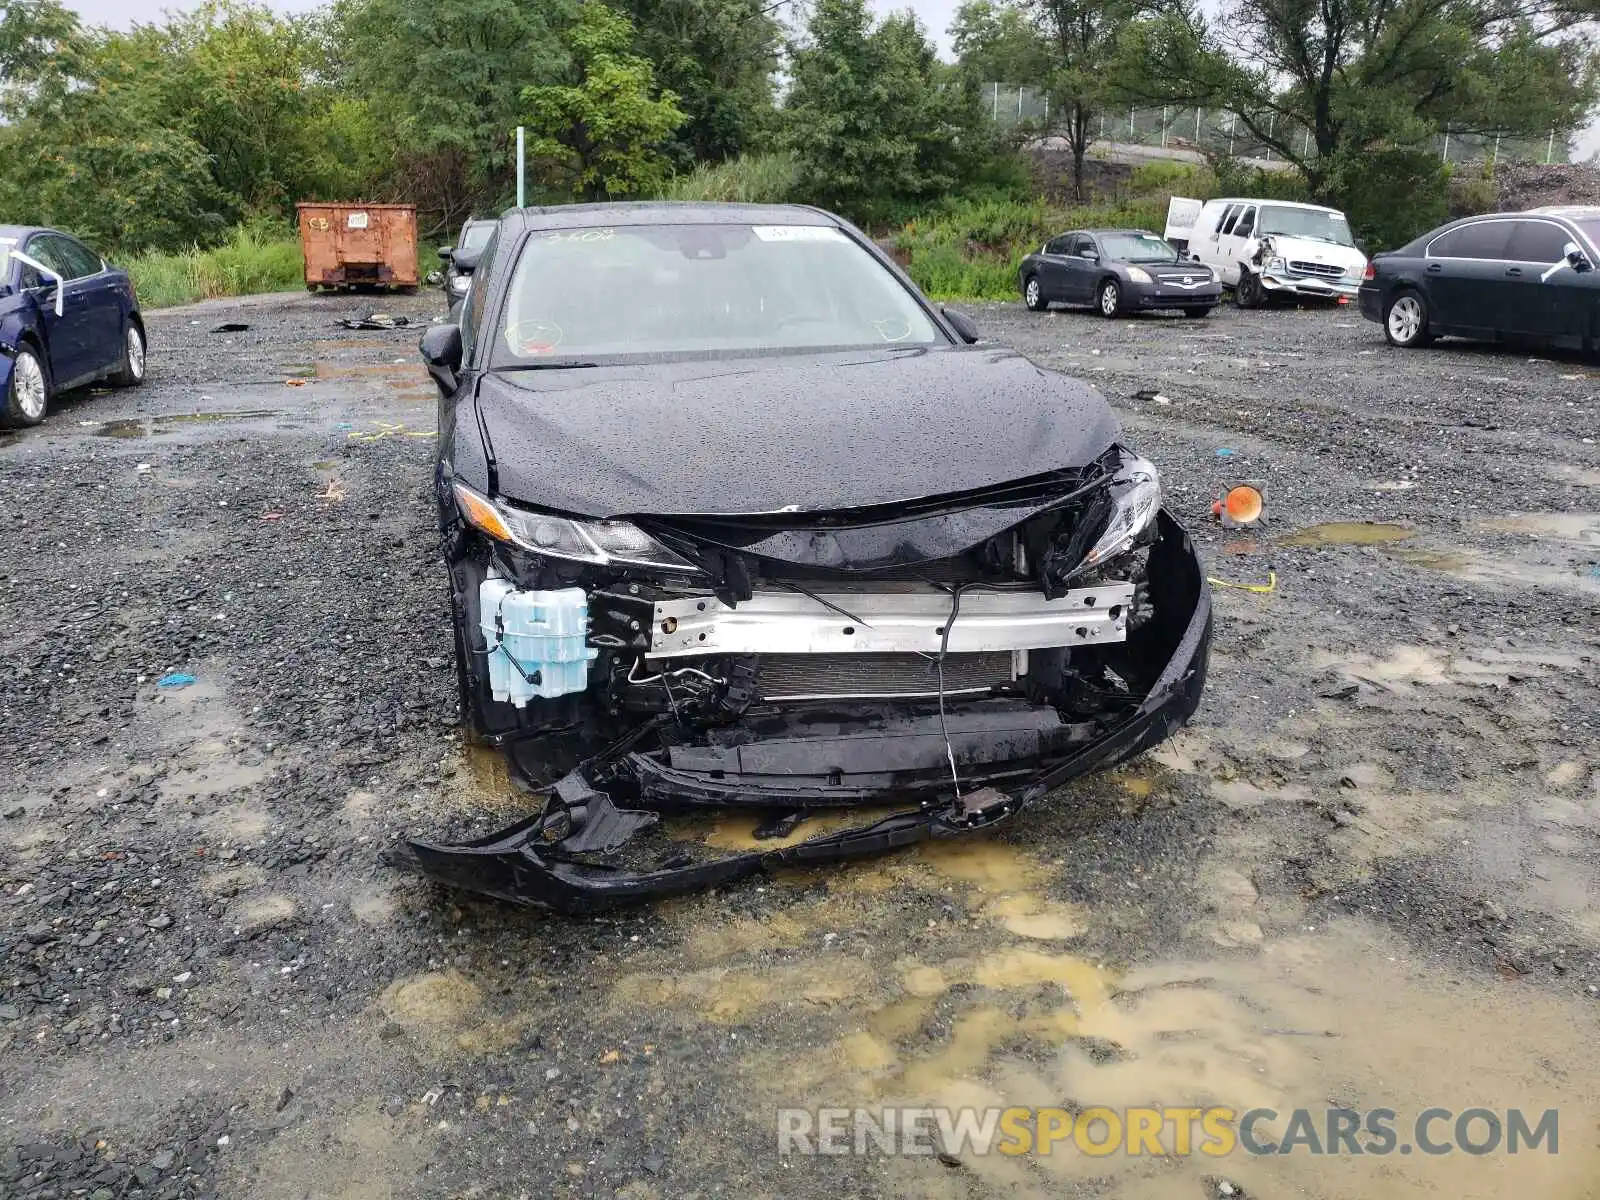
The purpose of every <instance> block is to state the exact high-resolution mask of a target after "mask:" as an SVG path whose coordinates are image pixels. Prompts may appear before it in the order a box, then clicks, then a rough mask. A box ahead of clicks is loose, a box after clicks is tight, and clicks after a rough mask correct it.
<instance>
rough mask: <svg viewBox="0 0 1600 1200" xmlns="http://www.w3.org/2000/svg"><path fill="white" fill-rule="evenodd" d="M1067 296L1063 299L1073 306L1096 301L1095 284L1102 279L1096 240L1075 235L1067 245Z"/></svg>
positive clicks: (1082, 235) (1084, 234)
mask: <svg viewBox="0 0 1600 1200" xmlns="http://www.w3.org/2000/svg"><path fill="white" fill-rule="evenodd" d="M1066 263H1067V294H1066V295H1065V296H1063V297H1062V299H1064V300H1066V301H1068V302H1069V303H1072V304H1088V303H1090V302H1091V301H1092V300H1093V299H1094V283H1095V280H1096V279H1098V278H1099V277H1100V251H1099V249H1098V248H1097V247H1096V246H1095V243H1094V238H1092V237H1090V236H1089V235H1088V234H1087V233H1075V234H1073V235H1072V240H1071V241H1070V242H1069V243H1068V245H1067V258H1066Z"/></svg>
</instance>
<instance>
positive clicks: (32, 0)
mask: <svg viewBox="0 0 1600 1200" xmlns="http://www.w3.org/2000/svg"><path fill="white" fill-rule="evenodd" d="M85 48H86V42H85V39H84V36H83V30H82V28H81V27H80V26H79V24H78V18H77V16H76V15H75V14H74V13H73V12H72V11H71V10H70V9H68V8H66V7H65V6H63V5H62V4H61V3H60V2H59V0H7V2H6V3H5V4H3V5H0V118H4V119H6V120H8V121H15V120H18V119H20V118H22V117H24V116H26V115H27V114H28V113H30V112H33V111H37V110H42V109H47V108H51V107H54V106H57V105H59V104H60V103H61V101H62V98H63V97H64V95H65V94H66V92H67V91H68V89H69V88H70V87H71V86H72V82H73V81H74V80H75V79H78V78H81V76H82V71H83V62H82V59H83V52H84V50H85Z"/></svg>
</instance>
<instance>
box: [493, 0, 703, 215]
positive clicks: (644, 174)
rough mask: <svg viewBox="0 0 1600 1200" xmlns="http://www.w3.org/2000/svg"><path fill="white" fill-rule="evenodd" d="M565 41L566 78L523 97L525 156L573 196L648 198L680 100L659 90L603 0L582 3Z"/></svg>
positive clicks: (663, 172) (622, 20)
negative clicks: (526, 136) (569, 59)
mask: <svg viewBox="0 0 1600 1200" xmlns="http://www.w3.org/2000/svg"><path fill="white" fill-rule="evenodd" d="M564 40H565V41H566V43H567V46H568V49H569V52H570V53H571V56H572V72H571V77H570V79H569V81H568V82H565V83H560V84H546V85H542V86H538V87H530V88H527V89H525V90H524V91H523V93H522V102H523V107H524V110H525V111H526V113H527V119H526V123H527V125H528V131H529V133H530V134H531V135H532V139H531V141H530V143H529V145H528V152H529V153H530V154H531V155H532V156H534V157H535V158H536V159H539V160H542V165H543V167H544V169H545V170H546V171H547V172H549V174H550V176H551V177H552V178H553V179H554V180H556V181H558V182H562V183H565V184H566V185H567V186H568V187H569V188H570V190H571V192H572V193H573V194H574V195H577V196H581V197H584V198H587V199H597V198H600V197H606V196H632V195H640V194H646V195H648V194H652V193H653V192H655V191H656V190H657V189H659V188H660V186H661V184H662V182H663V181H664V180H665V179H666V177H667V174H668V170H669V165H670V164H669V162H668V160H667V157H666V155H665V154H664V153H663V152H662V146H663V144H664V143H665V142H666V140H667V139H668V138H669V137H670V136H671V135H672V132H673V131H674V130H675V129H677V128H678V127H679V126H680V125H682V124H683V122H684V120H685V115H684V112H683V110H682V109H680V108H679V107H678V97H677V95H676V94H675V93H673V92H670V91H662V92H659V93H657V90H656V86H655V74H654V71H653V69H652V67H651V65H650V60H649V59H646V58H641V57H639V56H638V55H636V54H633V53H630V47H631V45H632V43H633V25H632V23H631V22H630V21H629V20H628V18H626V17H624V16H622V15H621V14H620V13H617V12H614V11H612V10H611V9H609V8H607V7H606V6H605V5H604V4H602V3H601V2H600V0H584V3H583V5H582V6H581V7H580V8H579V9H578V19H577V20H576V21H575V22H574V23H573V25H572V26H571V27H570V28H569V29H568V30H567V32H566V35H565V39H564Z"/></svg>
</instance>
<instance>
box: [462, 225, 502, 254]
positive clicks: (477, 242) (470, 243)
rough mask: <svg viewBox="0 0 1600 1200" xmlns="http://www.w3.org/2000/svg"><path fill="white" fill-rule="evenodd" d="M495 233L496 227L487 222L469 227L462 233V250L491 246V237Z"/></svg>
mask: <svg viewBox="0 0 1600 1200" xmlns="http://www.w3.org/2000/svg"><path fill="white" fill-rule="evenodd" d="M493 232H494V226H493V225H490V224H487V223H485V222H481V221H480V222H478V223H477V224H475V225H468V226H467V227H466V228H465V229H463V230H462V231H461V247H460V248H461V249H463V250H476V249H478V248H479V247H480V246H487V245H488V244H489V235H490V234H492V233H493Z"/></svg>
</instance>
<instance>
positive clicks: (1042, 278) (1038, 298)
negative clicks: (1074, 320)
mask: <svg viewBox="0 0 1600 1200" xmlns="http://www.w3.org/2000/svg"><path fill="white" fill-rule="evenodd" d="M1017 282H1018V284H1019V285H1020V286H1021V288H1022V301H1023V303H1024V304H1026V305H1027V306H1028V307H1029V308H1030V309H1032V310H1033V311H1034V312H1044V311H1045V310H1046V309H1047V308H1049V307H1050V305H1052V304H1076V305H1089V306H1091V307H1093V308H1094V309H1095V311H1096V312H1098V313H1099V314H1100V315H1101V316H1103V317H1120V316H1122V315H1123V314H1125V313H1130V312H1148V311H1150V310H1153V309H1177V310H1178V311H1180V312H1182V313H1183V314H1184V315H1185V316H1190V317H1203V316H1206V315H1207V314H1208V313H1210V312H1211V310H1212V309H1213V308H1215V307H1216V306H1217V305H1218V304H1220V303H1221V302H1222V281H1221V280H1220V279H1218V278H1217V273H1216V272H1215V271H1213V270H1212V269H1211V268H1210V267H1208V266H1206V265H1205V264H1204V263H1200V262H1195V261H1193V260H1190V259H1186V258H1184V257H1183V256H1182V255H1180V254H1179V253H1178V251H1177V250H1176V249H1175V248H1174V247H1173V246H1172V245H1171V243H1169V242H1168V241H1167V240H1166V239H1165V238H1161V237H1157V236H1156V235H1155V234H1153V233H1149V232H1147V231H1145V230H1143V229H1081V230H1077V231H1076V232H1073V233H1063V234H1062V235H1061V236H1060V237H1055V238H1051V239H1050V240H1049V241H1048V242H1046V243H1045V244H1044V245H1043V246H1041V247H1040V248H1039V252H1038V253H1037V254H1030V255H1028V257H1027V258H1025V259H1023V260H1022V266H1021V267H1020V268H1019V269H1018V271H1017Z"/></svg>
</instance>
